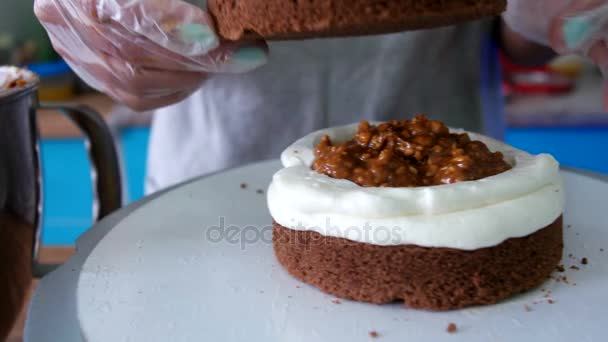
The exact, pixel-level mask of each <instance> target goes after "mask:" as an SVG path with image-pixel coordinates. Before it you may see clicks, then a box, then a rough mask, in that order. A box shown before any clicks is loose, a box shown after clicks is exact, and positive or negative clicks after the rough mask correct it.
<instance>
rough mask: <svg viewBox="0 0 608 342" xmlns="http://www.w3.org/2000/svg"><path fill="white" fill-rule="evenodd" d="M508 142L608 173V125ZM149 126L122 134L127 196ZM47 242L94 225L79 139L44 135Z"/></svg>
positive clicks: (519, 134) (132, 194)
mask: <svg viewBox="0 0 608 342" xmlns="http://www.w3.org/2000/svg"><path fill="white" fill-rule="evenodd" d="M506 137H507V138H506V139H507V142H508V143H509V144H511V145H513V146H515V147H518V148H520V149H523V150H526V151H529V152H531V153H535V154H536V153H551V154H552V155H554V156H555V157H556V158H557V159H558V161H559V162H560V163H561V164H563V165H567V166H572V167H576V168H581V169H586V170H591V171H595V172H600V173H605V174H608V127H595V128H572V127H569V128H512V129H509V130H508V132H507V135H506ZM148 139H149V129H147V128H133V129H125V130H124V131H123V132H122V134H121V138H120V149H121V157H122V160H123V174H124V179H125V182H126V198H127V202H132V201H135V200H137V199H140V198H141V197H143V196H144V179H145V167H146V155H147V149H148ZM41 150H42V161H43V167H44V171H43V172H44V181H45V183H44V186H45V188H44V216H43V233H42V239H43V243H44V244H45V245H72V244H73V243H74V241H75V240H76V238H78V236H80V234H82V233H83V232H84V231H85V230H86V229H88V228H89V227H90V226H91V225H92V209H91V207H92V185H91V180H90V168H89V161H88V158H87V156H86V151H85V148H84V144H83V142H82V141H81V140H79V139H61V140H57V139H52V140H44V141H43V142H42V146H41Z"/></svg>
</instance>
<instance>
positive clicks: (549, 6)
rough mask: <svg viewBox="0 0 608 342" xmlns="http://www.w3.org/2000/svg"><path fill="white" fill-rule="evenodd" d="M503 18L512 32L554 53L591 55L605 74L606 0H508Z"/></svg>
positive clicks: (607, 72) (607, 99)
mask: <svg viewBox="0 0 608 342" xmlns="http://www.w3.org/2000/svg"><path fill="white" fill-rule="evenodd" d="M503 18H504V19H505V21H506V23H507V24H508V25H509V26H510V27H511V28H512V29H513V30H514V31H516V32H518V33H520V34H521V35H523V36H524V37H527V38H529V39H532V40H534V41H536V42H539V43H543V44H546V45H549V46H551V47H552V48H553V49H555V51H556V52H558V53H561V54H566V53H578V54H580V55H583V56H586V57H589V58H591V59H592V60H593V61H594V62H595V63H596V64H597V65H598V66H599V67H600V69H601V70H602V72H603V73H604V76H606V77H608V45H607V44H606V41H608V1H606V0H509V6H508V9H507V12H506V13H505V14H504V16H503ZM605 89H606V90H605V91H604V104H605V106H606V108H607V109H608V87H606V88H605Z"/></svg>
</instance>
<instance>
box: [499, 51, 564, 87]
mask: <svg viewBox="0 0 608 342" xmlns="http://www.w3.org/2000/svg"><path fill="white" fill-rule="evenodd" d="M500 64H501V65H502V69H503V92H504V94H505V95H507V96H509V95H538V94H565V93H569V92H571V91H572V90H573V89H574V85H575V82H574V80H573V79H571V78H569V77H567V76H564V75H563V74H560V73H558V72H556V71H554V70H552V69H551V68H550V67H549V65H543V66H537V67H527V66H521V65H517V64H515V63H513V61H511V60H510V59H509V57H507V56H506V55H505V54H504V53H502V51H501V52H500Z"/></svg>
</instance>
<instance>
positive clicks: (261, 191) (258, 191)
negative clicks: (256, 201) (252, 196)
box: [255, 189, 264, 195]
mask: <svg viewBox="0 0 608 342" xmlns="http://www.w3.org/2000/svg"><path fill="white" fill-rule="evenodd" d="M255 192H256V193H257V194H259V195H263V194H264V190H262V189H257V190H256V191H255Z"/></svg>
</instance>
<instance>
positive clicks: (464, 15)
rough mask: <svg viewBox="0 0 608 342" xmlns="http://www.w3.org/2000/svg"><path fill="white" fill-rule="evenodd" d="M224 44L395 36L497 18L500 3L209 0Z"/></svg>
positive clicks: (502, 2)
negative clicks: (227, 41)
mask: <svg viewBox="0 0 608 342" xmlns="http://www.w3.org/2000/svg"><path fill="white" fill-rule="evenodd" d="M208 4H209V10H210V12H211V14H212V15H213V16H214V18H215V19H216V25H217V28H218V32H219V34H220V36H222V37H223V38H224V39H228V40H241V39H257V38H259V37H263V38H265V39H268V40H281V39H302V38H314V37H323V36H325V37H327V36H354V35H368V34H380V33H389V32H399V31H404V30H414V29H422V28H432V27H438V26H445V25H451V24H456V23H460V22H464V21H468V20H474V19H480V18H483V17H489V16H497V15H499V14H500V13H502V12H503V11H504V10H505V8H506V1H505V0H473V1H471V0H450V1H442V0H392V1H374V0H308V1H293V0H240V1H234V0H209V1H208Z"/></svg>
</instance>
